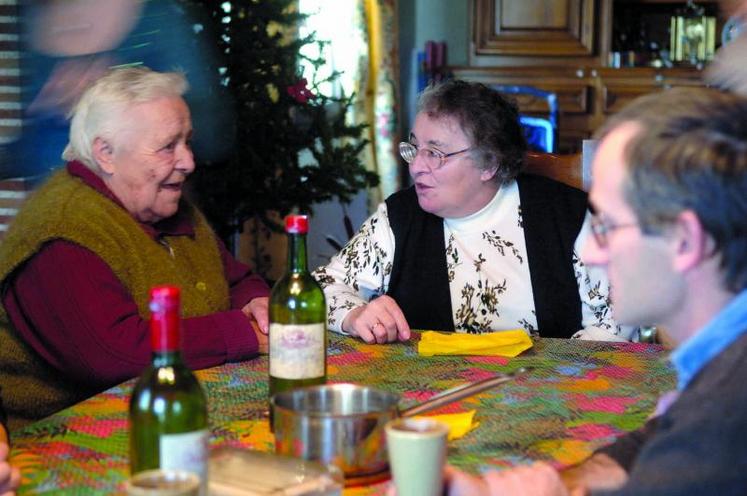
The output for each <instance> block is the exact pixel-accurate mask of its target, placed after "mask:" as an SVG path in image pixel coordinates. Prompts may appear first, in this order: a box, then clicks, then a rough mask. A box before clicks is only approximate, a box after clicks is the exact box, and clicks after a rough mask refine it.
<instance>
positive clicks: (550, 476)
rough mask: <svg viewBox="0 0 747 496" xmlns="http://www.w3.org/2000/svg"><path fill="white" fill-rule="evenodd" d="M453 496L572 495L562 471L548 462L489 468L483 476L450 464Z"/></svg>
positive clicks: (449, 474) (449, 476)
mask: <svg viewBox="0 0 747 496" xmlns="http://www.w3.org/2000/svg"><path fill="white" fill-rule="evenodd" d="M444 475H445V479H446V483H447V484H448V490H449V491H448V494H449V496H467V495H470V496H481V495H485V496H568V491H567V490H566V488H565V486H564V485H563V481H561V480H560V474H558V472H557V471H556V470H555V469H554V468H553V467H552V466H550V465H548V464H547V463H542V462H539V463H535V464H533V465H530V466H526V465H524V466H519V467H515V468H512V469H509V470H503V471H501V472H495V471H493V472H488V473H487V474H485V475H484V476H483V477H482V479H480V478H477V477H474V476H471V475H467V474H465V473H464V472H460V471H459V470H457V469H455V468H453V467H448V466H447V467H446V471H445V474H444Z"/></svg>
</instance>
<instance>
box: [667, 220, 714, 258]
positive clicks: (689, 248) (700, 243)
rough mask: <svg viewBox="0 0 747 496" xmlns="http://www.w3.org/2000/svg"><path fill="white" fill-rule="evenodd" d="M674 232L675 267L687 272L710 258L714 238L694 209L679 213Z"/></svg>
mask: <svg viewBox="0 0 747 496" xmlns="http://www.w3.org/2000/svg"><path fill="white" fill-rule="evenodd" d="M671 232H672V242H673V250H674V259H673V262H674V269H675V270H678V271H680V272H687V271H688V270H690V269H692V268H693V267H697V266H698V265H699V264H700V263H702V262H703V260H705V259H707V258H709V254H710V253H711V251H712V245H713V240H712V239H711V237H710V236H709V235H708V233H707V232H706V230H705V229H704V228H703V224H701V222H700V219H699V218H698V216H697V215H696V214H695V212H693V211H692V210H683V211H682V212H680V213H679V214H678V215H677V219H676V221H675V223H674V227H673V228H672V230H671Z"/></svg>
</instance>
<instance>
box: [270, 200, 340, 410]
mask: <svg viewBox="0 0 747 496" xmlns="http://www.w3.org/2000/svg"><path fill="white" fill-rule="evenodd" d="M308 231H309V224H308V218H307V216H305V215H289V216H288V217H286V218H285V232H286V233H287V234H288V270H287V272H286V273H285V275H284V276H283V277H282V278H281V279H280V280H278V282H277V283H276V284H275V286H274V287H273V288H272V293H271V294H270V397H272V395H273V394H275V393H279V392H281V391H286V390H288V389H292V388H297V387H302V386H312V385H315V384H324V383H325V382H326V380H327V305H326V303H325V301H324V292H322V288H321V286H319V283H317V282H316V280H315V279H314V277H313V276H312V275H311V274H310V273H309V270H308V268H307V265H306V233H307V232H308Z"/></svg>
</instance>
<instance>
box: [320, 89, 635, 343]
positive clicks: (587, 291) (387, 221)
mask: <svg viewBox="0 0 747 496" xmlns="http://www.w3.org/2000/svg"><path fill="white" fill-rule="evenodd" d="M399 150H400V154H401V155H402V158H403V159H404V160H405V161H406V162H407V163H408V164H409V172H410V176H411V178H412V182H413V186H412V187H410V188H407V189H405V190H403V191H400V192H398V193H395V194H394V195H392V196H390V197H389V198H388V199H387V200H386V202H384V203H382V204H381V205H380V206H379V208H378V210H377V212H376V213H374V214H373V215H372V216H371V217H370V218H369V219H368V220H367V221H366V222H365V223H364V224H363V226H362V227H361V228H360V230H359V231H358V233H357V234H356V235H355V236H354V237H353V239H351V240H350V242H349V243H348V244H347V245H346V246H345V248H344V249H343V250H342V251H341V252H340V253H339V254H338V255H336V256H335V257H333V259H332V260H331V262H330V264H329V265H327V266H325V267H321V268H319V269H318V270H317V271H316V273H315V275H316V277H317V278H318V280H319V281H320V283H321V284H322V287H323V288H324V291H325V294H326V297H327V303H328V307H329V311H328V316H329V327H330V329H332V330H334V331H338V332H344V333H348V334H350V335H353V336H358V337H359V338H361V339H363V340H364V341H366V342H369V343H386V342H391V341H396V340H403V341H404V340H407V339H409V337H410V329H411V328H416V329H435V330H443V331H458V332H469V333H481V332H490V331H499V330H506V329H517V328H519V329H524V330H525V331H526V332H528V333H532V332H539V334H540V335H542V336H550V337H571V336H574V335H575V336H576V337H582V338H587V339H604V340H624V339H627V338H628V337H629V335H630V332H631V330H628V329H626V330H625V331H623V330H621V329H620V328H619V327H618V326H617V325H616V324H615V323H614V322H613V321H612V318H611V312H610V309H609V305H608V284H607V281H606V279H605V278H604V275H603V274H602V273H601V271H600V272H596V273H595V272H593V271H589V270H587V268H586V267H585V266H584V265H583V264H582V263H581V262H580V261H579V257H578V256H577V254H578V253H579V252H580V246H581V242H582V241H583V239H584V238H585V237H586V236H587V234H588V229H589V227H588V226H589V224H588V222H585V221H587V220H588V218H589V217H588V215H587V214H588V212H587V198H586V195H585V194H584V193H583V192H581V191H578V190H576V189H574V188H570V187H568V186H565V185H563V184H560V183H557V182H554V181H551V180H549V179H546V178H543V177H538V176H533V175H526V174H520V172H521V169H522V164H523V159H524V153H525V152H526V143H525V141H524V137H523V133H522V129H521V125H520V123H519V116H518V112H517V110H516V107H515V105H513V104H512V103H509V102H508V101H507V100H506V99H505V98H504V97H503V96H501V95H500V94H499V93H497V92H495V91H493V90H491V89H490V88H488V87H486V86H484V85H482V84H478V83H469V82H465V81H458V80H452V81H447V82H445V83H442V84H440V85H437V86H434V87H431V88H429V89H427V90H426V91H425V92H424V93H423V95H422V96H421V98H420V101H419V110H418V114H417V117H416V119H415V123H414V126H413V129H412V132H411V133H410V136H409V138H408V140H407V141H406V142H403V143H400V145H399Z"/></svg>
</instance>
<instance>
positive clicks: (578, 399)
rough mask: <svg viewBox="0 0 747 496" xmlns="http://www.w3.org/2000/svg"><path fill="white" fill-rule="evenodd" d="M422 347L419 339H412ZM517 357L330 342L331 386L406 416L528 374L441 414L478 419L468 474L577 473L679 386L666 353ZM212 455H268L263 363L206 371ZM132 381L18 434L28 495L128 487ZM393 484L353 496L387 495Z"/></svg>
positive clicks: (464, 445) (459, 449) (605, 348)
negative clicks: (433, 400)
mask: <svg viewBox="0 0 747 496" xmlns="http://www.w3.org/2000/svg"><path fill="white" fill-rule="evenodd" d="M416 339H417V338H416ZM534 344H535V345H534V347H533V348H532V349H530V350H528V351H527V352H525V353H523V354H522V355H520V356H518V357H516V358H513V359H508V358H496V357H455V356H448V357H447V356H440V357H439V356H435V357H421V356H418V354H417V351H416V350H417V348H416V345H415V343H414V342H410V343H397V344H390V345H366V344H364V343H362V342H360V341H358V340H355V339H352V338H347V337H343V336H337V335H333V336H330V343H329V345H330V346H329V351H328V368H329V380H330V381H331V382H355V383H361V384H369V385H375V386H377V387H379V388H381V389H385V390H389V391H394V392H397V393H400V394H401V397H402V400H401V406H402V407H407V406H409V405H412V404H414V403H417V402H420V401H424V400H426V399H427V398H429V397H430V396H432V395H434V394H436V393H438V392H441V391H443V390H445V389H448V388H451V387H454V386H456V385H458V384H461V383H464V382H467V381H478V380H480V379H484V378H487V377H490V376H492V375H493V374H495V373H499V372H503V373H505V372H510V371H512V370H515V369H516V368H518V367H522V366H531V367H533V370H532V371H531V373H529V374H528V375H526V376H524V377H522V378H520V379H518V380H516V381H514V382H510V383H508V384H505V385H502V386H499V387H498V388H496V389H494V390H492V391H488V392H485V393H482V394H480V395H478V396H475V397H472V398H468V399H465V400H463V401H461V402H459V403H455V404H452V405H450V406H448V407H445V408H443V409H441V410H439V411H438V412H434V413H449V412H459V411H465V410H471V409H475V410H476V411H477V413H476V415H475V420H476V421H478V422H479V427H477V428H476V429H475V430H473V431H472V432H470V433H469V434H467V435H466V436H465V437H463V438H461V439H458V440H455V441H452V442H451V443H450V445H449V454H448V456H449V462H450V463H451V464H453V465H455V466H457V467H460V468H463V469H465V470H468V471H470V472H481V471H483V470H486V469H488V468H501V467H508V466H513V465H516V464H522V463H528V462H530V461H532V460H538V459H542V460H547V461H550V462H551V463H554V464H555V465H556V466H558V467H561V466H565V465H568V464H573V463H576V462H578V461H580V460H582V459H583V458H585V457H586V456H588V455H589V454H590V453H591V452H592V451H593V450H594V449H596V448H597V447H599V446H602V445H604V444H606V443H608V442H610V441H611V440H612V439H614V437H615V436H617V435H620V434H621V433H623V432H626V431H630V430H633V429H635V428H637V427H639V426H640V425H642V424H643V423H644V422H645V420H646V418H647V417H648V416H649V415H650V413H651V412H652V411H653V409H654V406H655V403H656V398H657V397H658V396H659V395H660V394H661V393H662V392H664V391H666V390H669V389H672V388H673V387H674V376H673V373H672V371H671V368H670V366H669V364H668V362H667V361H666V352H665V351H664V350H663V349H662V348H661V347H659V346H655V345H644V344H636V343H601V342H588V341H578V340H560V339H538V340H536V341H535V343H534ZM197 376H198V377H199V379H200V380H201V381H202V384H203V386H204V387H205V389H206V390H207V393H208V398H209V409H210V424H211V428H212V436H211V446H213V447H217V446H222V445H234V446H242V447H246V448H250V449H256V450H262V451H270V450H272V449H273V445H274V439H273V436H272V434H271V433H270V432H269V427H268V422H267V418H266V413H265V412H266V409H267V357H260V358H257V359H255V360H251V361H247V362H241V363H232V364H226V365H223V366H220V367H215V368H212V369H207V370H201V371H198V372H197ZM132 384H133V381H129V382H126V383H124V384H122V385H119V386H116V387H114V388H111V389H109V390H107V391H105V392H103V393H100V394H98V395H96V396H94V397H92V398H90V399H88V400H86V401H84V402H82V403H79V404H77V405H75V406H73V407H71V408H68V409H66V410H63V411H62V412H59V413H57V414H55V415H53V416H52V417H49V418H47V419H45V420H42V421H39V422H37V423H35V424H32V425H30V426H28V427H26V428H25V429H24V430H22V431H20V432H17V433H14V434H13V443H14V444H13V450H12V463H14V464H15V465H17V466H19V467H20V468H21V470H22V478H23V481H22V487H21V490H20V493H21V494H30V493H34V494H37V493H46V494H112V493H116V492H120V491H121V490H122V484H123V482H124V481H125V479H126V478H127V477H128V452H127V450H128V421H127V406H128V400H129V395H130V392H131V389H132ZM385 489H386V484H385V483H381V484H378V485H374V486H369V487H364V488H353V489H347V490H346V491H345V493H346V494H382V493H383V492H384V491H385Z"/></svg>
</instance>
